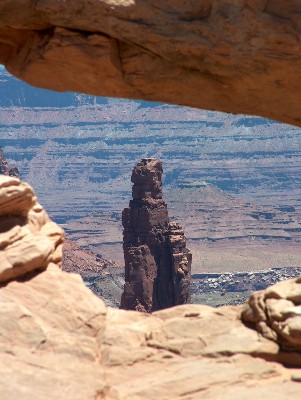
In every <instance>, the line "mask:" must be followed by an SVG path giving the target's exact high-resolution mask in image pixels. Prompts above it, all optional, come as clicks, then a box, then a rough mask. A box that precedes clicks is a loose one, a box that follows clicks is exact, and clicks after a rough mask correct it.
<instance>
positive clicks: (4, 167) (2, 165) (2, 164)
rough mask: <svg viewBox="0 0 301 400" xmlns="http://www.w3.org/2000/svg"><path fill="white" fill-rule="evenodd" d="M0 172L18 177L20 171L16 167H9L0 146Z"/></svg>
mask: <svg viewBox="0 0 301 400" xmlns="http://www.w3.org/2000/svg"><path fill="white" fill-rule="evenodd" d="M0 174H2V175H8V176H15V177H16V178H20V173H19V170H18V168H17V167H10V166H9V165H8V163H7V161H6V159H5V157H4V152H3V150H2V149H1V147H0Z"/></svg>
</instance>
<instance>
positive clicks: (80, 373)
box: [0, 161, 301, 400]
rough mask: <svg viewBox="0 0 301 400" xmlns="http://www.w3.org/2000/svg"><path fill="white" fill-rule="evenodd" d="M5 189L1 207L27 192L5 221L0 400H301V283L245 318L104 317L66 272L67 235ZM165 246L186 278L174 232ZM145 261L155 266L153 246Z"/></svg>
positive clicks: (264, 297)
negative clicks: (61, 265)
mask: <svg viewBox="0 0 301 400" xmlns="http://www.w3.org/2000/svg"><path fill="white" fill-rule="evenodd" d="M152 162H153V163H158V161H152ZM158 165H159V164H157V166H158ZM152 176H156V174H154V175H152ZM0 188H1V191H0V201H2V199H3V198H5V199H6V196H7V192H6V191H8V190H11V189H13V188H19V193H23V195H21V196H19V197H18V201H15V200H14V199H13V198H12V201H11V212H10V213H8V212H7V213H5V214H3V215H2V216H1V221H0V248H1V252H0V265H1V267H2V266H3V265H7V260H9V261H10V262H11V265H10V266H8V268H7V271H2V270H1V271H0V282H1V283H2V284H1V286H0V309H1V312H0V338H1V340H0V369H1V375H0V398H1V400H15V399H19V398H20V399H22V400H31V399H32V398H33V397H34V399H36V400H48V399H49V398H55V399H57V400H82V399H85V400H101V399H102V400H113V399H114V400H115V399H118V400H126V399H129V398H130V399H133V400H142V399H143V400H155V399H156V400H169V399H174V400H180V399H181V400H188V399H189V400H200V399H204V400H205V399H206V400H215V399H217V398H223V399H225V400H240V399H242V398H244V399H246V400H249V399H250V400H251V399H254V398H260V399H261V398H265V399H273V400H283V399H284V398H289V399H290V400H297V399H299V398H300V380H301V373H300V367H301V352H300V329H299V328H300V326H299V325H300V323H299V319H300V312H299V311H300V310H299V307H300V303H301V297H300V287H299V286H300V285H301V279H300V278H299V279H295V280H290V281H286V282H282V283H281V284H279V285H276V286H274V287H271V288H269V289H268V290H266V291H264V292H260V293H258V294H257V295H254V296H253V297H252V298H251V299H250V302H249V305H248V306H245V308H243V307H241V306H239V307H222V308H218V309H214V308H212V307H208V306H202V305H193V304H185V305H182V306H178V307H171V308H168V309H165V310H161V311H157V312H155V313H153V314H152V315H149V314H146V313H137V312H132V311H124V310H118V309H111V308H107V307H105V305H104V303H103V301H102V300H101V299H100V298H98V297H96V296H95V295H93V293H92V292H91V291H90V290H89V289H88V288H86V287H85V285H84V284H83V282H82V280H81V278H80V277H79V276H78V275H75V274H68V273H66V272H62V271H61V270H60V268H59V266H58V264H59V262H60V257H61V246H60V243H61V241H62V232H61V230H60V229H59V228H58V227H57V225H56V224H54V223H53V222H51V221H50V220H49V218H48V216H47V214H46V213H45V211H44V210H43V209H42V207H41V206H40V205H39V204H38V203H37V201H36V198H35V196H34V194H33V192H32V189H31V188H30V187H29V186H28V185H26V184H24V183H21V182H20V181H19V180H18V179H16V178H12V177H7V176H1V177H0ZM22 190H23V192H22ZM150 192H151V190H146V191H144V192H143V193H150ZM24 193H27V194H26V195H25V194H24ZM140 193H141V191H140ZM156 193H157V194H158V191H157V192H156ZM159 197H160V196H159ZM150 199H152V198H151V197H150ZM157 200H158V201H162V199H161V198H158V199H157ZM133 201H137V199H136V200H133ZM21 205H22V206H21ZM22 210H23V211H22ZM168 238H169V243H172V244H173V247H172V248H173V252H172V254H173V255H174V256H176V258H175V262H174V264H173V267H174V269H173V271H178V272H179V270H180V272H181V274H180V275H181V276H182V277H183V276H184V275H185V270H186V267H187V264H186V259H185V257H187V255H186V254H187V253H186V251H185V247H184V244H185V240H184V239H183V231H182V230H181V228H180V227H179V226H178V225H177V224H172V225H171V227H170V230H169V236H168ZM139 251H140V252H141V253H139V252H138V253H137V254H136V256H137V257H138V258H139V257H140V254H141V257H144V259H147V257H148V256H149V253H148V251H147V250H146V246H143V245H141V246H140V247H139ZM187 258H189V257H187ZM33 270H34V272H35V273H32V274H27V272H28V271H33ZM183 272H184V275H183ZM174 276H175V275H174ZM14 278H17V279H16V280H15V279H14ZM20 278H22V279H20ZM8 280H9V281H8ZM180 282H181V281H180ZM255 297H256V298H258V299H259V301H258V302H257V303H256V302H255V301H253V299H254V298H255ZM253 303H254V304H253ZM255 303H256V304H259V306H257V305H256V304H255ZM241 315H243V318H244V320H245V321H247V322H248V324H247V325H246V324H244V323H243V322H242V321H241ZM275 322H277V324H276V323H275ZM254 323H257V325H260V326H261V327H264V326H265V328H266V329H260V330H259V332H257V331H256V329H252V324H254ZM249 325H250V326H249ZM276 329H278V330H277V331H276ZM273 332H274V333H273ZM275 332H276V334H275ZM279 332H280V333H279ZM284 343H285V345H284ZM282 363H285V364H288V365H289V366H290V368H286V367H284V366H283V365H282Z"/></svg>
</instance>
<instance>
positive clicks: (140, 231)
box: [120, 158, 192, 312]
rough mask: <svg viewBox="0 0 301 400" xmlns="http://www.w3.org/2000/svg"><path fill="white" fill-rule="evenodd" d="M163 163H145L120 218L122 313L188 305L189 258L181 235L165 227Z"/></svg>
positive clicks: (169, 225)
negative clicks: (123, 277) (122, 281)
mask: <svg viewBox="0 0 301 400" xmlns="http://www.w3.org/2000/svg"><path fill="white" fill-rule="evenodd" d="M162 173H163V170H162V162H161V161H160V160H157V159H155V158H143V159H142V160H141V161H140V162H139V163H138V164H137V165H136V166H135V167H134V170H133V173H132V178H131V181H132V183H133V189H132V196H133V199H132V200H131V201H130V204H129V207H128V208H125V209H124V210H123V213H122V224H123V227H124V231H123V250H124V260H125V285H124V292H123V294H122V298H121V305H120V308H123V309H128V310H137V311H142V312H152V311H156V310H160V309H164V308H168V307H172V306H174V305H178V304H185V303H189V302H190V271H191V259H192V256H191V253H190V251H189V250H188V249H187V248H186V240H185V236H184V232H183V230H182V229H181V227H180V226H179V225H178V224H177V223H169V218H168V211H167V205H166V203H165V201H164V199H163V196H162Z"/></svg>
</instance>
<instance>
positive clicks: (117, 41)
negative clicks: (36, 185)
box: [0, 0, 301, 126]
mask: <svg viewBox="0 0 301 400" xmlns="http://www.w3.org/2000/svg"><path fill="white" fill-rule="evenodd" d="M299 7H300V4H299V2H298V1H297V0H286V1H285V2H283V1H279V0H269V1H263V0H248V1H245V0H235V1H232V0H231V1H230V0H226V1H225V0H214V1H213V0H202V1H197V2H195V1H184V2H183V1H181V2H180V1H178V0H175V1H167V0H165V1H158V0H148V1H132V0H118V1H113V0H91V1H88V2H87V1H86V0H76V1H75V0H66V1H60V0H40V1H33V0H25V1H24V0H22V1H20V0H13V1H11V0H4V1H1V4H0V63H3V64H5V65H6V67H7V68H8V70H9V71H10V72H11V73H13V74H15V75H16V76H19V77H20V78H21V79H23V80H25V81H27V82H29V83H31V84H33V85H36V86H41V87H44V88H48V89H53V90H59V91H83V92H86V93H90V94H96V95H102V96H116V97H127V98H140V99H149V100H159V101H162V102H171V103H177V104H183V105H190V106H194V107H199V108H206V109H212V110H220V111H226V112H233V113H244V114H254V115H262V116H265V117H269V118H274V119H277V120H279V121H283V122H288V123H292V124H295V125H299V126H300V125H301V119H300V111H299V104H300V96H301V94H300V93H301V90H300V89H301V87H300V85H301V83H300V82H301V79H300V71H301V68H300V67H301V59H300V38H301V37H300V26H301V14H300V12H299Z"/></svg>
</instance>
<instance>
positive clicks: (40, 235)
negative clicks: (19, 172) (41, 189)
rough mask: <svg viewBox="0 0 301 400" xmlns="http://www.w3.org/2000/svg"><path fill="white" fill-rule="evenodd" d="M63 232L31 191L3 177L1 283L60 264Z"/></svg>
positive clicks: (0, 192) (0, 187)
mask: <svg viewBox="0 0 301 400" xmlns="http://www.w3.org/2000/svg"><path fill="white" fill-rule="evenodd" d="M62 243H63V231H62V229H61V228H59V226H58V225H56V224H55V223H54V222H52V221H51V220H50V218H49V217H48V215H47V213H46V212H45V210H44V209H43V207H42V206H41V205H40V204H39V203H38V202H37V198H36V196H35V194H34V192H33V190H32V188H31V187H30V186H29V185H28V184H27V183H23V182H20V180H19V179H17V178H14V177H10V176H5V175H0V250H1V251H0V284H1V283H3V282H7V281H10V280H12V279H16V278H18V277H20V276H23V275H25V274H26V273H29V272H33V271H36V270H40V269H41V268H47V266H48V265H50V264H56V265H58V266H60V265H61V261H62Z"/></svg>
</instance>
